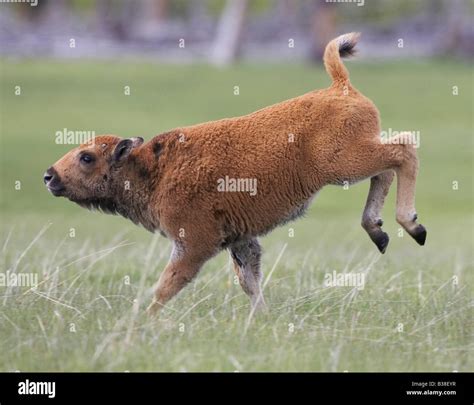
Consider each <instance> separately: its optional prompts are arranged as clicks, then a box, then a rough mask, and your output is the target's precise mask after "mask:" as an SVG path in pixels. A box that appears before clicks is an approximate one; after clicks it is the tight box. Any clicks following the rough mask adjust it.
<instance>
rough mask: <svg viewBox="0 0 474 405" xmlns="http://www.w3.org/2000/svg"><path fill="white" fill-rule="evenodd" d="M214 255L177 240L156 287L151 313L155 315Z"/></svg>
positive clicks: (149, 311) (148, 311) (150, 308)
mask: <svg viewBox="0 0 474 405" xmlns="http://www.w3.org/2000/svg"><path fill="white" fill-rule="evenodd" d="M211 256H212V253H211V252H207V251H205V250H203V249H199V247H192V246H185V245H184V244H183V243H181V242H180V241H175V242H174V244H173V251H172V253H171V258H170V261H169V262H168V264H167V265H166V267H165V269H164V271H163V273H161V276H160V278H159V280H158V283H157V284H156V287H155V292H154V295H155V296H154V298H153V301H152V303H151V304H150V305H149V306H148V308H147V313H148V314H149V315H155V314H157V313H158V312H159V310H160V309H161V308H163V306H164V305H165V304H166V303H167V302H168V301H169V300H170V299H171V298H173V297H174V296H175V295H176V294H177V293H178V292H179V291H181V290H182V289H183V287H185V286H186V285H187V284H188V283H189V282H190V281H191V280H192V279H193V278H194V277H195V276H196V275H197V273H198V272H199V270H200V269H201V267H202V265H203V264H204V263H205V262H206V261H207V260H208V259H209V258H210V257H211Z"/></svg>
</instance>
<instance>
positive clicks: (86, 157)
mask: <svg viewBox="0 0 474 405" xmlns="http://www.w3.org/2000/svg"><path fill="white" fill-rule="evenodd" d="M80 160H81V163H85V164H89V163H92V162H93V161H94V159H93V158H92V156H91V155H82V156H81V159H80Z"/></svg>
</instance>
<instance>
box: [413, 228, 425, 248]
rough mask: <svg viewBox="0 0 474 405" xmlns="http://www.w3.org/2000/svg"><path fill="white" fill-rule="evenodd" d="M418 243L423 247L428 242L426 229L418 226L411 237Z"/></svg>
mask: <svg viewBox="0 0 474 405" xmlns="http://www.w3.org/2000/svg"><path fill="white" fill-rule="evenodd" d="M411 236H412V237H413V239H415V240H416V242H417V243H418V244H419V245H421V246H423V245H424V244H425V241H426V229H425V227H424V226H423V225H418V226H417V227H416V228H415V230H414V231H413V234H412V235H411Z"/></svg>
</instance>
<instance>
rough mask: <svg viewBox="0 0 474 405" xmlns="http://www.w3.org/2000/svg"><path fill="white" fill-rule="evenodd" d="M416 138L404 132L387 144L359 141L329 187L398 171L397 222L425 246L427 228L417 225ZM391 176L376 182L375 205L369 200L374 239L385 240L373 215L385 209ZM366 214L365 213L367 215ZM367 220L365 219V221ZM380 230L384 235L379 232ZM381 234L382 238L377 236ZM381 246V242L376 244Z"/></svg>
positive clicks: (373, 186)
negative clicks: (383, 199) (383, 206)
mask: <svg viewBox="0 0 474 405" xmlns="http://www.w3.org/2000/svg"><path fill="white" fill-rule="evenodd" d="M415 141H416V139H415V137H414V136H413V134H412V133H410V132H403V133H400V134H399V135H397V136H394V137H392V138H390V139H388V140H386V141H385V142H381V141H380V140H379V139H378V138H377V139H376V140H374V139H370V140H367V139H365V140H362V139H361V140H359V141H358V142H354V143H351V144H349V145H347V148H346V149H345V150H346V151H347V153H346V154H345V155H343V156H341V163H340V164H339V165H338V167H337V168H336V169H337V170H334V172H333V173H332V174H331V176H332V177H331V179H330V181H328V183H329V184H334V183H335V179H348V181H349V182H355V181H359V180H363V179H366V178H368V177H374V176H375V177H378V176H380V173H383V172H386V171H388V170H393V171H395V173H396V175H397V215H396V218H397V222H398V223H399V224H400V225H401V226H402V227H403V228H404V229H405V230H406V231H407V232H408V234H409V235H410V236H411V237H413V239H415V240H416V241H417V242H418V243H419V244H420V245H424V244H425V240H426V229H425V228H424V227H423V225H421V224H418V223H417V222H416V220H417V215H416V210H415V185H416V176H417V174H418V156H417V153H416V148H415ZM387 182H388V177H384V178H383V179H381V180H380V181H379V180H378V179H377V180H374V181H373V183H372V184H371V191H370V193H369V200H371V197H373V196H378V197H379V198H375V200H376V201H375V202H371V201H368V202H367V205H368V210H367V206H366V210H367V216H366V217H367V224H366V225H365V226H364V225H363V226H364V228H366V226H367V228H370V229H371V230H372V234H371V232H369V235H371V237H372V236H374V238H377V237H378V238H382V237H383V236H382V234H381V233H380V232H381V230H380V229H377V228H374V227H373V225H372V223H373V219H374V218H371V216H370V214H369V213H370V212H374V211H375V212H376V213H377V207H380V209H381V206H382V199H381V198H380V197H381V196H382V195H384V194H385V191H384V188H385V187H387ZM364 214H365V213H364ZM363 221H364V219H363ZM378 231H380V232H378ZM377 235H378V236H377ZM375 243H376V244H377V241H375ZM383 243H384V241H383V239H379V244H380V246H379V244H377V245H378V246H379V249H380V247H382V249H383Z"/></svg>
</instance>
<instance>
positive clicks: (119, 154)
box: [112, 137, 143, 162]
mask: <svg viewBox="0 0 474 405" xmlns="http://www.w3.org/2000/svg"><path fill="white" fill-rule="evenodd" d="M142 143H143V138H141V137H137V138H129V139H122V140H121V141H120V142H119V143H118V144H117V146H116V147H115V149H114V153H113V155H112V158H113V161H114V162H122V161H123V160H125V159H126V158H127V156H128V155H129V154H130V152H131V151H132V150H133V148H135V147H137V146H140V145H141V144H142Z"/></svg>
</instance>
